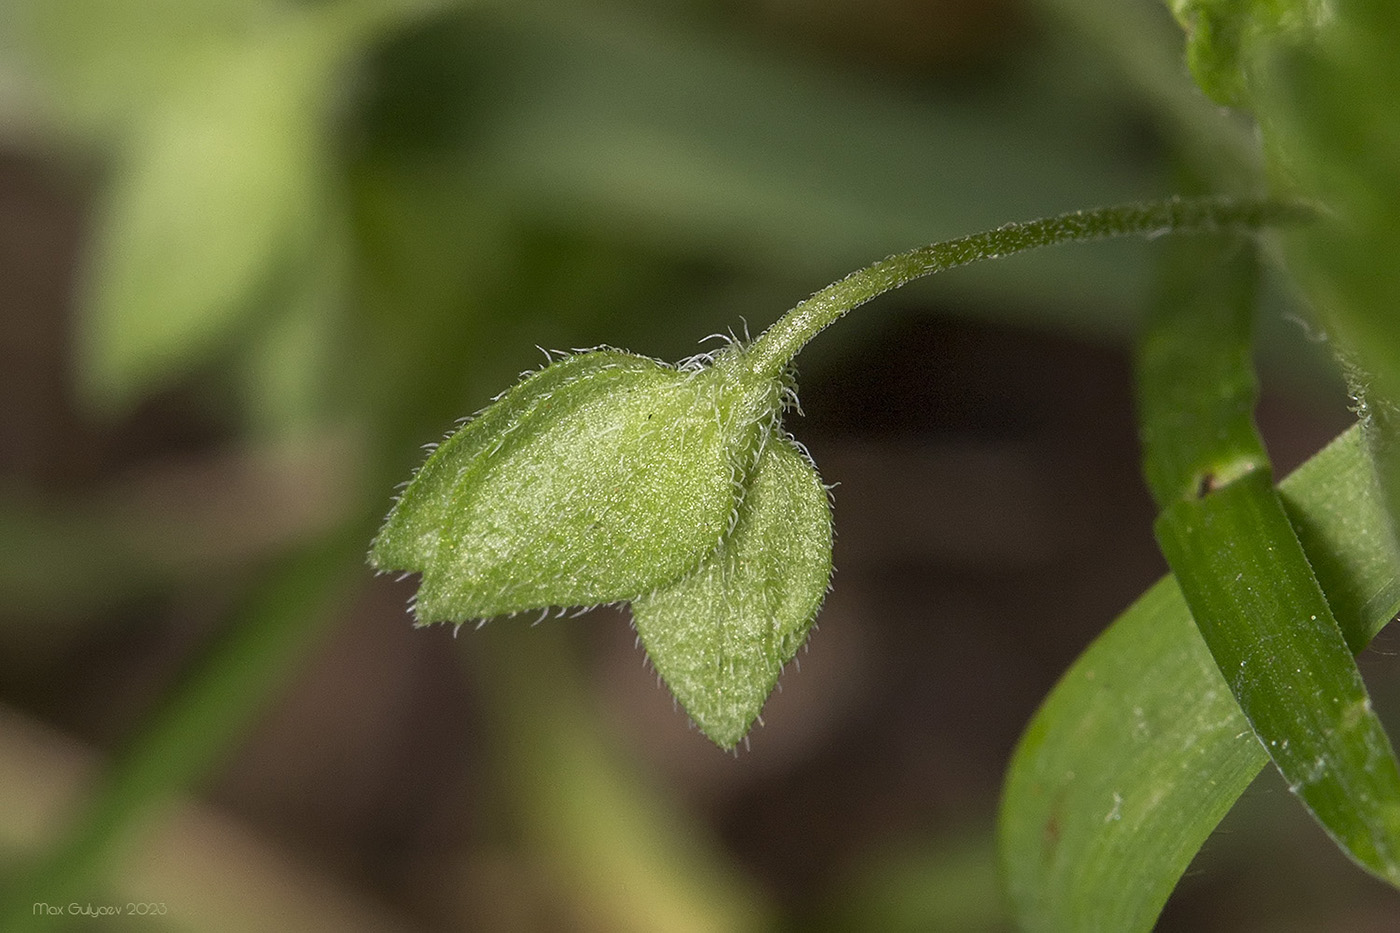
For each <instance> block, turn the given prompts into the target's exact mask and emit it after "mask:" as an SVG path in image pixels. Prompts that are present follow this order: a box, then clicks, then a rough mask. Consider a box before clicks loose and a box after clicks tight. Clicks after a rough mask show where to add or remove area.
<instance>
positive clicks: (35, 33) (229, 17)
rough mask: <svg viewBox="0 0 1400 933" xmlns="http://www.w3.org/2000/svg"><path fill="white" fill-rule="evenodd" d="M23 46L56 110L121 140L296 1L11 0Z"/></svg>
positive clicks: (83, 136) (18, 43)
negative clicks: (214, 60)
mask: <svg viewBox="0 0 1400 933" xmlns="http://www.w3.org/2000/svg"><path fill="white" fill-rule="evenodd" d="M7 6H8V7H9V9H8V10H7V11H6V13H5V14H4V16H5V17H6V18H7V19H8V21H9V22H10V23H11V24H12V27H11V28H12V29H13V31H14V42H15V54H16V55H18V56H19V57H20V59H21V60H22V61H23V63H24V66H25V71H26V73H27V74H28V75H29V76H30V78H31V79H32V80H34V81H35V82H37V84H38V85H39V94H40V96H41V97H42V99H43V103H44V105H45V107H46V109H47V111H48V113H49V115H50V117H51V119H53V120H54V121H55V122H57V124H58V125H59V126H60V127H61V128H62V129H64V130H66V131H67V132H68V133H70V134H72V135H73V136H75V137H77V138H78V139H80V140H82V141H84V142H89V143H92V142H104V143H110V142H116V141H118V140H120V139H121V138H123V137H124V136H126V134H127V133H128V131H129V129H130V127H131V126H132V124H133V123H137V122H139V121H141V120H142V119H144V118H145V116H146V115H147V114H149V113H150V112H151V111H152V110H153V109H156V108H159V107H160V106H162V105H163V102H164V101H165V100H166V98H167V96H169V95H170V94H171V92H172V91H173V90H175V89H178V88H180V87H181V86H182V85H183V84H184V83H185V82H186V81H188V80H190V78H191V77H192V76H193V75H194V74H196V73H197V72H198V71H199V70H200V69H201V68H202V67H203V63H204V62H205V61H206V60H207V59H208V58H210V57H211V56H212V57H217V56H221V55H226V54H228V53H229V52H230V50H232V49H234V48H236V47H237V46H239V45H240V44H242V43H244V42H246V41H247V39H248V38H249V36H251V35H253V34H254V33H255V32H256V31H257V28H258V26H259V24H260V23H262V22H263V21H265V20H267V19H268V18H276V17H277V16H279V15H282V14H283V13H284V12H285V10H286V8H287V7H286V4H285V2H283V0H10V2H9V3H8V4H7Z"/></svg>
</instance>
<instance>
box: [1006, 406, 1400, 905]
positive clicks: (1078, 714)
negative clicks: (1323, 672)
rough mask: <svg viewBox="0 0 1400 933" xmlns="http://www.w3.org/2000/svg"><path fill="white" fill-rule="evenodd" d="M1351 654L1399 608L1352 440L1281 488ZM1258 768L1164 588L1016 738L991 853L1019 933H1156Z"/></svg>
mask: <svg viewBox="0 0 1400 933" xmlns="http://www.w3.org/2000/svg"><path fill="white" fill-rule="evenodd" d="M1279 492H1280V494H1281V495H1282V497H1283V500H1284V504H1285V506H1286V507H1287V509H1288V513H1289V518H1290V520H1291V521H1292V524H1293V527H1294V529H1295V530H1296V531H1297V533H1298V537H1299V540H1300V541H1301V543H1302V545H1303V548H1304V551H1305V552H1306V554H1307V556H1308V560H1309V562H1310V563H1311V565H1312V567H1313V570H1314V572H1315V573H1316V575H1317V579H1318V582H1319V583H1320V584H1321V585H1322V588H1323V590H1324V592H1326V593H1327V596H1328V600H1329V602H1330V604H1331V606H1332V610H1333V613H1334V615H1335V616H1336V619H1337V622H1338V624H1339V625H1340V626H1341V629H1342V632H1343V634H1344V636H1345V637H1346V640H1347V644H1348V645H1349V646H1350V647H1351V649H1352V650H1353V651H1359V650H1361V648H1362V647H1364V646H1365V645H1366V643H1367V642H1369V641H1370V639H1371V638H1372V637H1373V636H1374V635H1375V634H1376V632H1378V631H1380V629H1381V628H1382V627H1383V626H1384V625H1385V624H1386V623H1387V622H1389V621H1390V620H1391V619H1392V618H1393V617H1394V615H1395V612H1396V610H1397V608H1400V577H1397V574H1396V572H1395V565H1394V563H1393V561H1394V558H1395V551H1394V546H1393V545H1392V543H1391V540H1390V537H1389V534H1388V531H1387V527H1386V520H1385V515H1384V511H1383V509H1382V508H1381V507H1380V500H1379V491H1378V490H1377V489H1376V486H1375V477H1374V475H1373V473H1372V471H1371V468H1370V465H1369V463H1368V461H1367V458H1366V456H1365V453H1364V450H1363V446H1362V443H1361V438H1360V432H1359V431H1357V430H1355V429H1354V430H1352V431H1349V432H1347V433H1346V434H1344V435H1342V436H1341V437H1340V438H1339V439H1338V440H1337V441H1335V442H1334V443H1332V444H1331V445H1329V446H1328V447H1327V448H1326V449H1325V450H1323V451H1322V452H1320V453H1319V454H1317V455H1316V456H1315V457H1313V458H1312V459H1311V460H1310V461H1308V463H1306V464H1305V465H1304V466H1303V467H1301V468H1300V469H1299V470H1298V471H1297V472H1295V473H1294V474H1293V475H1292V476H1290V477H1288V479H1286V480H1285V481H1284V482H1283V483H1282V485H1281V486H1280V489H1279ZM1267 761H1268V756H1267V754H1266V753H1265V751H1264V749H1263V747H1262V746H1261V745H1260V744H1259V742H1258V740H1257V739H1256V738H1255V737H1254V734H1253V732H1252V730H1251V729H1250V727H1249V723H1248V722H1247V721H1246V719H1245V718H1244V715H1243V714H1242V713H1241V712H1240V709H1239V705H1238V704H1237V703H1236V702H1235V700H1234V697H1233V696H1232V695H1231V693H1230V690H1229V685H1228V684H1226V682H1225V680H1224V679H1223V678H1222V677H1221V675H1220V672H1219V669H1218V668H1217V667H1216V665H1215V662H1214V660H1213V659H1212V657H1211V655H1210V651H1209V650H1208V649H1207V648H1206V645H1205V642H1204V641H1202V640H1201V636H1200V633H1199V631H1198V630H1197V628H1196V626H1195V624H1194V622H1193V621H1192V619H1191V615H1190V612H1189V611H1188V610H1187V608H1186V604H1185V602H1184V600H1183V599H1182V597H1181V593H1180V590H1178V588H1177V587H1176V585H1175V583H1174V581H1172V580H1171V579H1170V578H1168V579H1166V580H1163V581H1162V582H1160V583H1158V584H1157V585H1156V586H1154V587H1153V588H1152V589H1151V590H1149V591H1148V592H1147V593H1146V594H1145V595H1144V596H1143V597H1142V598H1141V599H1139V600H1138V601H1137V602H1136V603H1134V604H1133V605H1132V606H1131V607H1129V608H1128V610H1127V611H1126V612H1124V613H1123V615H1121V616H1120V617H1119V618H1118V619H1117V620H1116V621H1115V622H1114V623H1113V625H1112V626H1111V627H1110V628H1109V629H1108V630H1107V631H1106V632H1105V633H1104V634H1103V635H1101V636H1100V637H1099V638H1098V639H1097V640H1096V641H1095V642H1094V644H1093V645H1091V646H1090V647H1089V648H1088V650H1086V651H1085V653H1084V654H1083V655H1082V656H1081V657H1080V658H1079V660H1078V661H1076V662H1075V664H1074V665H1073V666H1072V667H1071V668H1070V670H1069V671H1067V672H1066V673H1065V675H1064V677H1063V678H1061V680H1060V683H1059V684H1058V685H1057V686H1056V688H1055V689H1054V691H1053V692H1052V693H1051V694H1050V696H1049V697H1048V698H1047V699H1046V701H1045V703H1044V704H1043V705H1042V707H1041V709H1040V711H1039V712H1038V713H1037V714H1036V716H1035V718H1034V719H1033V720H1032V721H1031V723H1030V725H1029V727H1028V728H1027V730H1026V732H1025V734H1024V735H1023V736H1022V739H1021V742H1020V744H1019V745H1018V747H1017V749H1016V752H1015V755H1014V757H1013V759H1012V763H1011V766H1010V770H1009V772H1008V775H1007V782H1006V785H1005V788H1004V791H1003V798H1002V806H1001V815H1000V848H1001V852H1002V859H1003V865H1004V869H1005V877H1006V880H1007V890H1008V892H1009V896H1010V900H1011V903H1012V907H1013V910H1014V912H1015V916H1016V918H1017V920H1018V922H1019V923H1020V924H1021V925H1022V927H1023V928H1024V929H1026V930H1031V931H1037V930H1046V931H1080V930H1112V931H1115V933H1132V931H1145V930H1149V929H1151V927H1152V925H1153V924H1154V923H1155V921H1156V918H1157V915H1158V913H1159V912H1160V911H1161V909H1162V905H1163V904H1164V903H1165V902H1166V899H1167V896H1168V895H1169V894H1170V893H1171V890H1172V888H1173V887H1174V886H1175V885H1176V882H1177V879H1179V878H1180V877H1181V874H1182V872H1183V871H1185V870H1186V867H1187V866H1188V865H1189V864H1190V861H1191V859H1192V857H1193V856H1194V855H1195V853H1196V851H1197V850H1198V849H1199V848H1200V846H1201V843H1202V842H1204V841H1205V839H1206V837H1208V836H1209V835H1210V833H1211V832H1212V830H1213V829H1214V828H1215V826H1216V824H1217V823H1218V822H1219V821H1220V819H1221V818H1222V817H1224V815H1225V813H1226V812H1228V811H1229V809H1230V807H1231V806H1232V805H1233V804H1234V802H1235V800H1236V799H1237V798H1238V797H1239V795H1240V794H1241V793H1243V792H1244V789H1245V788H1246V787H1247V786H1248V785H1249V783H1250V782H1251V781H1252V780H1253V779H1254V777H1255V775H1256V774H1257V773H1258V772H1259V770H1260V769H1261V768H1262V767H1263V766H1264V764H1265V763H1266V762H1267Z"/></svg>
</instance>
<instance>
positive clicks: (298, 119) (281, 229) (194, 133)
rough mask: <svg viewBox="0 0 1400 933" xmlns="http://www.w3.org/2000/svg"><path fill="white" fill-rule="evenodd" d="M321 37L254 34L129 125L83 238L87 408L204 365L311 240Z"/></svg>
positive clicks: (319, 203) (117, 405) (319, 185)
mask: <svg viewBox="0 0 1400 933" xmlns="http://www.w3.org/2000/svg"><path fill="white" fill-rule="evenodd" d="M333 38H334V37H333V36H332V35H330V34H328V33H327V32H325V31H324V30H321V29H318V28H312V25H311V24H309V23H305V22H303V23H296V24H294V28H286V29H281V30H276V31H273V32H270V33H265V34H259V35H258V36H256V37H255V38H253V39H252V40H250V41H249V42H248V43H247V44H245V45H242V46H238V47H235V48H232V49H229V50H224V51H223V54H219V55H213V56H209V57H207V58H206V59H204V60H203V61H202V62H201V67H200V69H199V70H198V73H197V75H196V76H194V77H192V78H191V79H190V80H188V81H187V82H185V83H184V84H182V86H180V87H179V88H178V89H176V90H173V91H172V92H171V93H170V94H169V95H168V96H167V98H166V100H165V102H164V103H163V105H162V106H160V107H158V108H156V109H155V110H154V111H153V112H152V113H151V114H149V115H148V116H147V117H146V119H144V120H142V121H140V122H139V124H138V127H137V129H136V130H135V132H134V135H133V138H132V139H131V141H130V143H129V145H128V146H126V147H125V150H124V152H123V154H122V156H121V157H120V158H119V160H118V161H119V164H118V168H117V175H116V177H115V179H114V180H113V183H112V185H111V187H110V189H109V190H108V192H107V194H106V196H105V198H104V203H103V205H102V209H101V213H100V214H99V217H98V220H97V229H96V231H95V233H94V239H95V243H94V255H93V257H92V267H91V269H90V270H89V282H88V299H87V301H86V303H85V307H84V311H85V314H86V318H85V321H84V326H83V327H82V329H81V330H80V336H81V338H82V346H81V348H80V349H81V351H82V354H81V359H82V367H81V372H80V375H81V376H82V377H83V378H82V382H83V385H84V388H85V390H86V394H87V397H88V399H89V401H90V402H92V403H93V404H94V405H96V406H99V407H103V408H109V409H121V408H124V407H126V406H129V405H130V404H131V403H132V402H133V401H134V400H135V399H136V398H137V397H138V396H139V395H140V394H141V393H143V392H145V391H146V390H148V389H150V388H152V387H153V386H156V385H160V384H162V383H163V382H165V381H167V380H169V379H170V378H171V377H172V376H174V375H178V374H180V373H183V372H184V371H186V370H188V368H189V367H190V366H192V365H194V364H196V363H197V362H199V361H200V360H202V359H204V358H205V357H207V356H208V354H209V353H211V352H212V351H213V350H214V349H215V348H216V347H218V346H220V345H221V344H222V343H224V342H225V341H227V340H228V339H229V338H230V337H231V335H232V334H234V333H235V332H237V331H238V329H239V328H240V327H242V326H243V325H244V323H245V322H246V321H247V320H248V319H249V318H250V317H251V316H252V315H255V314H257V313H258V312H259V311H260V310H262V309H260V308H259V306H258V301H259V299H260V298H264V297H266V296H267V295H268V293H269V291H270V290H271V288H272V286H273V285H274V282H275V278H276V276H278V275H279V274H289V273H290V272H291V271H292V270H293V269H294V268H295V267H296V265H297V264H298V263H299V261H301V259H302V258H303V257H304V256H305V255H306V253H307V251H308V250H309V249H310V248H311V247H312V244H313V243H314V241H315V239H316V237H317V236H318V235H320V234H322V232H323V230H322V225H323V223H324V218H325V216H326V214H325V205H324V202H323V198H324V196H325V192H324V189H325V185H326V179H325V177H324V176H325V172H326V164H325V160H326V150H325V146H326V140H325V139H324V138H323V137H324V133H325V130H326V127H325V123H326V119H327V114H326V112H325V110H326V106H327V95H328V94H329V92H330V90H331V86H330V79H331V77H332V75H333V74H334V73H335V69H336V67H337V66H338V65H339V64H340V59H341V56H342V55H343V49H341V48H340V42H338V41H333Z"/></svg>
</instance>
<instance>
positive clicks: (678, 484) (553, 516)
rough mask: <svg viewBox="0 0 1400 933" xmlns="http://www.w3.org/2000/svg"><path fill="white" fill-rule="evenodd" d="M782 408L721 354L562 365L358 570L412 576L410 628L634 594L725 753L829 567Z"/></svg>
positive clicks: (462, 450)
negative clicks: (418, 577)
mask: <svg viewBox="0 0 1400 933" xmlns="http://www.w3.org/2000/svg"><path fill="white" fill-rule="evenodd" d="M792 398H793V393H792V389H791V383H790V380H789V378H788V377H787V375H786V374H784V375H782V376H781V377H778V378H771V377H766V376H761V375H757V374H755V373H754V372H752V371H751V370H750V369H749V368H747V367H746V366H745V365H744V357H743V354H742V352H741V351H739V350H737V349H736V348H730V349H727V350H725V351H723V352H721V353H719V354H718V355H717V356H716V357H715V358H714V359H713V360H711V359H709V358H706V357H700V358H696V359H695V360H693V361H690V362H687V363H685V364H682V365H680V366H669V365H666V364H664V363H660V362H657V361H655V360H651V359H648V358H646V357H641V356H636V355H633V354H630V353H625V352H622V351H620V350H612V349H598V350H591V351H587V352H583V353H578V354H575V355H571V356H566V357H565V358H563V359H561V360H559V361H556V362H553V363H551V364H550V365H548V366H546V367H545V368H544V369H542V370H539V371H538V372H535V373H532V374H530V375H529V376H527V377H526V378H525V379H523V380H522V381H521V382H520V383H518V384H517V385H516V386H515V387H513V388H512V389H510V390H509V391H507V392H505V393H504V394H503V395H501V396H500V397H498V398H497V399H496V400H495V401H494V402H492V403H491V404H490V405H489V406H487V407H486V408H485V409H484V410H483V411H482V412H480V413H479V414H478V415H477V416H476V417H475V418H473V419H472V420H470V421H468V422H467V423H466V424H465V425H463V426H462V428H461V429H460V430H458V431H457V433H455V434H454V435H452V436H451V437H450V438H449V439H448V440H447V441H445V442H444V443H443V444H442V445H441V446H439V447H438V448H437V449H436V450H435V451H434V452H433V453H432V455H431V456H430V457H429V458H428V460H427V462H426V463H424V465H423V467H422V468H421V469H420V470H419V471H418V473H417V475H416V476H415V477H414V478H413V480H412V481H411V482H410V483H409V485H408V487H407V488H406V489H405V490H404V492H403V494H402V496H400V498H399V501H398V502H397V504H396V505H395V506H394V509H393V511H392V512H391V513H390V514H389V517H388V519H387V520H386V521H385V523H384V526H383V528H382V529H381V530H380V532H379V535H378V536H377V537H376V539H375V542H374V546H373V549H372V550H371V552H370V562H371V563H372V564H373V565H374V566H375V567H377V568H379V569H381V570H391V569H392V570H405V571H416V572H419V573H421V574H422V581H421V584H420V586H419V589H418V594H417V597H416V599H415V604H414V612H415V615H416V616H417V619H418V621H419V623H420V624H427V623H431V622H440V621H452V622H462V621H465V620H467V619H480V618H486V617H489V616H495V615H502V614H506V613H514V612H519V611H523V610H531V609H545V608H548V607H552V606H558V607H568V606H588V605H595V604H600V603H615V602H623V601H631V602H633V604H634V609H635V616H636V620H637V627H638V632H639V634H640V635H641V638H642V642H643V644H644V645H645V646H646V648H647V651H648V653H649V654H650V656H651V659H652V662H653V663H654V664H655V665H656V668H657V670H658V671H659V672H660V673H661V675H662V677H663V678H664V679H665V680H666V681H667V682H668V684H670V685H671V687H672V689H673V692H675V693H676V695H677V697H678V699H679V700H680V701H681V704H682V705H683V706H684V707H685V708H686V710H687V711H688V712H689V713H690V715H691V717H692V718H693V719H694V720H695V721H696V723H697V724H698V725H699V726H700V728H701V730H702V731H704V732H705V733H706V734H707V735H709V736H710V737H711V738H712V739H714V740H715V741H716V742H717V743H718V744H720V745H722V746H724V747H730V746H732V745H734V744H735V743H736V742H737V741H738V740H739V739H740V738H741V737H742V736H743V733H744V732H745V731H747V728H748V726H749V724H751V723H752V722H753V720H754V719H755V718H756V717H757V715H758V713H759V710H760V709H761V708H762V705H763V701H764V700H765V699H766V698H767V695H768V693H769V692H770V691H771V690H772V688H773V685H774V684H775V683H776V680H777V676H778V673H779V672H780V671H781V669H782V666H783V664H785V663H786V662H787V661H788V660H789V659H791V657H792V656H793V654H794V653H795V652H796V650H797V648H798V646H800V645H801V643H802V641H803V640H804V638H805V635H806V632H807V630H808V628H809V627H810V625H811V622H812V620H813V618H814V617H815V615H816V611H817V609H818V607H819V606H820V604H821V599H822V596H823V595H824V593H825V591H826V585H827V580H828V577H829V575H830V568H831V519H830V510H829V506H828V503H827V498H826V491H825V488H824V487H823V486H822V485H821V482H820V480H819V479H818V478H817V474H816V471H815V469H814V468H813V467H812V466H811V464H810V462H808V461H807V460H806V459H805V458H804V457H803V456H802V455H801V454H800V453H799V452H798V451H797V449H796V448H795V446H794V445H793V444H792V442H791V441H790V440H788V439H787V438H786V436H784V435H783V434H782V431H781V423H780V418H781V414H782V411H783V407H784V405H785V404H786V403H787V402H789V401H791V400H792Z"/></svg>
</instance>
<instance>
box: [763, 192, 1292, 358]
mask: <svg viewBox="0 0 1400 933" xmlns="http://www.w3.org/2000/svg"><path fill="white" fill-rule="evenodd" d="M1314 214H1315V212H1314V210H1313V208H1312V207H1311V206H1309V205H1307V204H1304V203H1301V202H1297V201H1279V200H1274V199H1269V198H1219V197H1212V198H1171V199H1168V200H1164V201H1149V202H1145V203H1137V204H1120V205H1116V206H1114V207H1100V208H1095V209H1093V210H1086V211H1074V212H1072V213H1069V214H1060V215H1058V216H1056V217H1045V218H1041V219H1040V220H1030V221H1026V222H1024V223H1013V224H1006V225H1005V226H1002V227H998V228H996V229H995V230H985V231H983V232H981V233H973V234H970V235H968V236H962V237H957V238H955V239H952V240H944V241H943V242H941V243H933V244H930V245H928V246H920V247H917V248H915V249H911V250H909V251H907V252H903V253H896V254H895V255H893V256H890V257H887V258H885V259H882V260H880V261H879V262H876V263H873V264H871V265H869V266H866V267H865V268H864V269H861V270H859V271H858V272H853V273H851V274H850V275H848V276H846V277H845V278H844V279H841V280H840V281H839V282H835V283H833V284H831V285H828V286H827V287H826V288H824V289H822V290H821V291H819V292H817V293H816V294H815V295H813V296H812V297H810V298H808V299H806V300H805V301H803V302H801V303H800V304H798V305H797V306H796V307H794V308H793V309H792V310H791V311H789V312H787V313H786V314H784V315H783V316H782V317H781V318H779V319H778V321H777V322H776V323H774V324H773V326H771V327H769V328H768V329H767V330H766V331H764V332H763V333H762V334H761V335H760V336H759V338H758V339H757V340H755V341H754V342H753V344H752V345H751V346H750V347H749V348H748V350H747V351H746V352H745V358H746V362H747V365H748V367H749V369H750V370H751V371H752V372H753V373H755V374H756V375H759V376H764V377H768V378H777V376H778V375H780V374H781V373H782V370H783V369H784V367H786V366H787V365H788V364H789V363H791V362H792V360H793V358H794V357H795V356H797V354H798V353H799V352H800V351H801V350H802V348H803V347H804V346H806V345H807V342H808V341H809V340H811V339H812V338H813V337H815V336H816V335H817V334H819V333H821V332H822V331H823V330H825V329H826V328H827V327H829V326H831V325H832V324H833V323H835V322H836V321H837V320H838V319H839V318H840V317H841V316H842V315H844V314H845V313H846V312H847V311H850V310H851V309H852V308H855V307H857V306H859V305H862V304H865V302H867V301H869V300H870V299H872V298H874V297H876V296H878V295H882V294H884V293H885V292H888V291H892V290H894V289H896V288H899V287H900V286H901V285H904V284H906V283H908V282H911V281H913V280H914V279H917V278H921V277H923V276H926V275H932V274H933V273H935V272H942V271H943V270H944V269H951V268H953V267H955V266H965V265H967V264H969V263H973V262H977V261H978V260H981V259H995V258H997V257H998V256H1009V255H1011V254H1013V253H1020V252H1025V251H1026V250H1030V249H1035V248H1037V247H1041V246H1051V245H1053V244H1056V243H1067V242H1071V241H1075V240H1101V239H1107V238H1110V237H1122V236H1149V237H1151V236H1158V235H1161V234H1164V233H1196V232H1218V231H1222V230H1232V229H1235V230H1252V229H1258V228H1260V227H1267V226H1277V225H1280V224H1291V223H1301V222H1303V221H1306V220H1310V219H1312V217H1313V216H1314Z"/></svg>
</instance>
